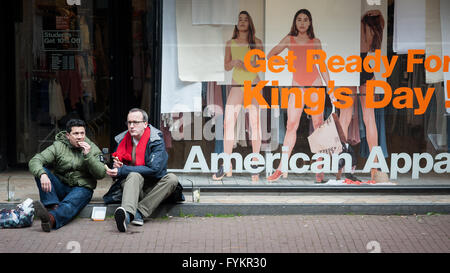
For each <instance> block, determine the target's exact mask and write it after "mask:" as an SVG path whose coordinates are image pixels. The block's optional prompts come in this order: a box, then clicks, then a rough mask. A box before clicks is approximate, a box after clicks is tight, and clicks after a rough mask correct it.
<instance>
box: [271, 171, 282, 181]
mask: <svg viewBox="0 0 450 273" xmlns="http://www.w3.org/2000/svg"><path fill="white" fill-rule="evenodd" d="M282 175H283V173H282V172H281V171H280V170H276V171H275V172H274V173H273V174H272V175H271V176H269V177H267V181H269V182H275V181H277V180H278V179H280V177H281V176H282Z"/></svg>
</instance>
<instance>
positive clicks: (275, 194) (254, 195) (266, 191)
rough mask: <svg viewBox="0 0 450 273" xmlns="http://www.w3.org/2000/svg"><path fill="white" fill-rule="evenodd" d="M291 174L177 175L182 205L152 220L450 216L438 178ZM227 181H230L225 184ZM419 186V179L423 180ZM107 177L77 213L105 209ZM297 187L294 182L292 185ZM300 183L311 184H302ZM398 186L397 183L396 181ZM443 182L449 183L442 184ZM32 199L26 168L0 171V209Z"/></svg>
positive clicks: (449, 193)
mask: <svg viewBox="0 0 450 273" xmlns="http://www.w3.org/2000/svg"><path fill="white" fill-rule="evenodd" d="M297 176H298V177H297V180H295V179H294V178H295V177H294V176H292V175H290V176H289V177H290V179H289V180H284V179H283V180H280V181H279V182H277V183H268V182H267V181H266V180H264V179H261V180H262V181H259V182H256V183H255V182H251V181H249V179H248V177H247V176H244V175H239V174H236V175H234V177H233V178H232V179H225V180H224V181H212V180H211V179H210V176H209V175H199V174H197V175H194V174H190V175H187V174H179V179H180V182H181V183H182V185H183V187H184V188H185V191H184V194H185V197H186V201H185V202H183V203H180V204H168V205H163V206H161V207H160V208H159V209H158V210H157V211H155V213H154V214H153V215H152V217H164V216H175V217H176V216H183V215H193V216H205V215H219V214H234V215H296V214H303V215H306V214H313V215H317V214H349V213H354V214H371V215H398V214H401V215H413V214H427V213H429V212H432V213H450V185H448V186H447V185H446V184H445V183H444V179H443V176H439V179H437V180H433V179H432V178H433V176H430V177H428V179H429V180H428V182H427V183H428V185H434V186H437V187H441V188H439V189H431V190H430V188H427V187H426V186H423V185H426V184H423V185H422V186H421V185H418V184H417V183H416V184H415V185H411V186H408V184H405V183H406V182H405V181H406V180H404V181H403V182H402V183H403V184H401V185H396V184H393V183H391V184H389V183H382V184H375V185H346V186H335V185H317V184H313V182H312V181H313V180H312V177H309V176H308V175H297ZM8 180H9V183H10V187H11V185H13V186H14V189H15V194H14V200H10V201H8V200H7V198H8V194H7V187H8ZM230 181H234V182H233V183H236V184H230V183H231V182H230ZM422 182H424V181H422ZM111 183H112V180H111V178H105V179H102V180H100V181H99V182H98V184H97V188H96V189H95V191H94V195H93V198H92V200H91V203H90V204H89V205H88V206H87V207H86V208H85V209H83V211H82V212H81V213H80V215H79V216H80V217H82V218H90V217H91V212H92V208H93V207H94V206H104V204H103V199H102V196H103V195H104V194H105V193H106V192H107V191H108V189H109V187H110V186H111ZM295 183H297V184H295ZM305 183H310V185H306V184H305ZM397 183H398V181H397ZM447 184H448V182H447ZM193 189H194V190H198V189H200V200H199V202H193V201H194V200H193V196H192V190H193ZM26 198H31V199H33V200H39V193H38V190H37V187H36V182H35V181H34V178H33V176H32V175H31V174H30V173H29V172H28V171H26V170H21V171H9V172H3V173H0V208H14V207H15V206H16V205H17V204H18V203H20V202H21V201H23V200H25V199H26ZM116 207H117V205H110V206H108V209H107V216H111V215H112V214H113V212H114V210H115V208H116Z"/></svg>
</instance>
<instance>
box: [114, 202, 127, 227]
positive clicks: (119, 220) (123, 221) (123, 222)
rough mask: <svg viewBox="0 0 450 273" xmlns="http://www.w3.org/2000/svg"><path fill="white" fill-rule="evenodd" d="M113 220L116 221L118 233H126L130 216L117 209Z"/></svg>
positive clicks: (121, 209)
mask: <svg viewBox="0 0 450 273" xmlns="http://www.w3.org/2000/svg"><path fill="white" fill-rule="evenodd" d="M114 219H115V220H116V225H117V229H118V230H119V231H120V232H126V231H127V226H128V224H129V223H130V215H129V214H128V212H127V211H126V210H125V209H124V208H122V207H118V208H117V209H116V211H115V212H114Z"/></svg>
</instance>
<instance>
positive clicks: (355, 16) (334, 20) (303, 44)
mask: <svg viewBox="0 0 450 273" xmlns="http://www.w3.org/2000/svg"><path fill="white" fill-rule="evenodd" d="M300 9H307V10H309V11H310V13H311V17H312V27H313V29H314V39H313V38H310V41H303V40H301V41H299V39H297V38H296V37H293V36H291V37H293V38H294V39H291V40H292V41H291V40H290V41H289V44H290V45H289V46H288V48H289V49H287V50H283V52H281V53H280V54H279V55H278V56H281V57H285V56H287V55H288V50H291V51H293V52H294V53H296V54H298V55H301V56H296V57H297V59H296V61H295V62H294V67H298V68H299V69H296V72H289V71H288V70H287V69H285V70H284V71H282V72H279V73H273V72H271V71H270V70H267V72H266V73H265V77H266V78H265V79H266V80H268V81H270V82H271V81H273V80H277V81H278V82H279V85H280V86H292V84H293V80H294V83H295V82H296V81H295V79H297V80H299V81H301V82H300V83H299V85H298V86H308V85H309V86H324V85H326V84H324V83H323V80H317V74H320V73H317V71H316V69H317V68H313V72H310V73H305V70H306V68H304V66H305V65H306V60H305V58H306V56H303V55H305V54H306V52H307V50H308V49H315V48H319V47H320V48H321V49H322V50H323V51H325V53H326V55H327V59H328V57H329V56H334V55H339V56H342V57H343V58H344V59H346V58H347V57H348V56H352V55H358V56H359V52H360V48H359V41H360V27H359V26H360V19H361V15H360V14H361V0H300V1H299V0H285V1H282V2H280V1H276V0H267V1H266V9H265V19H266V27H265V31H266V32H265V49H266V51H267V52H269V51H270V50H272V49H273V48H274V47H275V46H277V45H279V44H280V42H281V41H282V40H283V39H284V38H285V37H286V36H287V35H288V34H289V33H290V32H291V26H292V18H294V15H295V12H296V11H298V10H300ZM291 37H289V38H291ZM329 76H330V80H334V81H335V85H336V86H358V85H359V73H348V72H345V71H343V72H340V73H333V72H329ZM313 78H314V79H313ZM302 79H303V80H302Z"/></svg>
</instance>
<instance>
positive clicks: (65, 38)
mask: <svg viewBox="0 0 450 273" xmlns="http://www.w3.org/2000/svg"><path fill="white" fill-rule="evenodd" d="M119 6H120V7H122V8H123V7H126V8H123V10H120V11H119V10H118V8H117V7H119ZM21 12H22V15H23V16H22V18H23V19H22V20H21V22H17V23H16V26H15V31H16V35H15V37H16V42H15V44H16V93H15V94H16V98H15V102H16V108H15V109H16V136H17V137H16V160H11V161H13V162H14V161H17V163H27V162H28V160H29V159H30V158H31V157H32V156H33V155H34V154H35V153H37V152H41V151H42V150H44V149H45V148H46V147H47V146H48V145H50V144H51V143H52V142H53V141H54V138H55V135H56V134H57V133H58V132H59V131H61V130H64V129H65V128H64V127H65V124H66V122H67V121H68V120H69V119H71V118H79V119H82V120H84V121H85V122H86V124H87V136H88V137H89V138H90V139H91V140H93V141H94V142H95V143H96V144H97V145H98V146H99V147H101V148H111V149H114V148H115V143H112V141H111V139H112V138H111V135H113V134H118V133H120V131H121V130H126V127H124V126H123V122H122V121H123V120H120V121H117V122H114V121H113V120H112V119H113V118H117V115H120V116H121V117H122V118H123V119H125V117H126V112H124V111H126V109H131V108H133V107H140V108H142V109H145V110H147V111H149V110H150V104H151V93H152V92H153V83H152V82H151V79H152V78H153V76H152V75H151V73H153V72H154V68H153V62H154V60H155V55H154V54H152V52H153V46H154V39H153V33H154V30H155V25H154V20H153V19H152V18H153V12H154V11H153V2H152V1H148V0H132V1H131V0H129V1H128V0H127V1H121V2H118V1H107V0H95V1H93V0H92V1H91V0H89V1H88V0H86V1H83V0H76V1H69V0H67V1H66V0H34V1H23V4H22V7H21ZM116 14H122V15H123V16H119V17H116V18H111V17H112V15H116ZM112 22H114V23H116V24H121V25H123V26H126V29H121V30H120V31H121V33H120V36H119V35H111V33H112V32H114V33H116V32H118V31H119V30H116V29H113V26H115V25H113V24H112ZM111 36H113V37H111ZM115 39H116V40H115ZM117 39H120V40H121V41H126V43H127V44H126V45H125V47H121V48H119V47H118V44H120V43H119V42H118V41H117ZM122 44H123V43H122ZM112 50H114V55H115V56H114V58H115V59H114V60H112V59H111V55H112V54H111V52H112ZM118 59H124V60H126V64H125V65H124V63H120V64H118V63H117V62H114V61H115V60H118ZM112 71H114V72H115V73H116V74H119V75H120V76H121V78H123V79H125V80H124V82H125V84H124V85H123V86H126V87H125V88H122V89H121V90H118V89H117V88H116V89H114V88H111V86H113V85H118V83H117V81H118V78H119V77H117V76H116V74H113V73H112ZM122 96H125V97H126V98H127V100H123V99H122ZM118 101H119V103H117V102H118ZM118 104H119V105H120V106H121V107H122V108H123V109H125V110H123V109H120V111H122V112H123V113H122V112H120V111H119V110H118V107H117V105H118ZM112 108H114V109H112ZM112 111H115V112H114V114H116V115H115V116H114V115H112V114H111V112H112ZM119 123H120V124H121V126H111V125H116V124H119Z"/></svg>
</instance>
